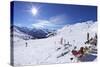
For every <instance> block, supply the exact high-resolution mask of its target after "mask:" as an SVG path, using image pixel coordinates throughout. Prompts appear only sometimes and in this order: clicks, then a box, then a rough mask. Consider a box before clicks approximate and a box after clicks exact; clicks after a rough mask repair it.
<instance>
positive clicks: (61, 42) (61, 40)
mask: <svg viewBox="0 0 100 67" xmlns="http://www.w3.org/2000/svg"><path fill="white" fill-rule="evenodd" d="M63 40H64V39H63V37H62V38H61V39H60V44H61V45H62V44H63Z"/></svg>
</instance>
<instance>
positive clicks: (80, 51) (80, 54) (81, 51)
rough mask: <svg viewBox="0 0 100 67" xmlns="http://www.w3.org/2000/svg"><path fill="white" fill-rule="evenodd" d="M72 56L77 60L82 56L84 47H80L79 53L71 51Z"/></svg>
mask: <svg viewBox="0 0 100 67" xmlns="http://www.w3.org/2000/svg"><path fill="white" fill-rule="evenodd" d="M72 54H73V55H74V56H76V57H78V58H80V57H82V56H84V47H81V48H80V50H79V51H77V50H72Z"/></svg>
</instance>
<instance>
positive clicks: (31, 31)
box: [13, 25, 53, 39]
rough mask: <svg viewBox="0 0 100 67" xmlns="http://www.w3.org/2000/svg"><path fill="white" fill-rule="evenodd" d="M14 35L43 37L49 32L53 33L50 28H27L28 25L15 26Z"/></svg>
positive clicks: (33, 37)
mask: <svg viewBox="0 0 100 67" xmlns="http://www.w3.org/2000/svg"><path fill="white" fill-rule="evenodd" d="M13 32H14V36H17V37H20V38H23V39H41V38H47V37H49V36H47V35H48V34H50V33H52V32H53V31H50V30H48V29H37V28H27V27H19V26H15V25H14V26H13Z"/></svg>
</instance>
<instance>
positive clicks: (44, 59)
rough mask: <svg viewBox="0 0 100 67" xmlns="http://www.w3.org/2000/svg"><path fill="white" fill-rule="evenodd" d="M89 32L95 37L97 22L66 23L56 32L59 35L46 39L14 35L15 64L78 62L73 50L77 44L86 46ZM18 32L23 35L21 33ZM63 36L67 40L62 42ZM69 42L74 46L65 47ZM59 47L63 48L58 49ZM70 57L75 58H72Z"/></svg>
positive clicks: (78, 46)
mask: <svg viewBox="0 0 100 67" xmlns="http://www.w3.org/2000/svg"><path fill="white" fill-rule="evenodd" d="M14 32H15V31H14ZM87 32H89V33H90V36H91V37H93V36H94V35H95V33H97V22H93V21H87V22H82V23H76V24H73V25H65V26H64V27H63V28H61V29H59V30H58V31H57V32H56V33H57V35H55V36H53V37H48V38H44V39H30V40H23V39H20V38H19V37H14V44H13V45H14V48H13V49H14V65H15V66H16V65H37V64H55V63H69V62H77V58H75V57H74V56H73V55H72V53H71V50H73V48H74V46H77V49H79V48H80V47H82V46H86V44H84V42H85V41H86V40H87ZM16 34H17V35H21V33H20V34H19V33H16ZM22 35H23V34H22ZM61 38H63V39H65V40H66V42H64V43H63V44H60V40H61ZM26 42H27V47H26ZM67 42H69V43H70V44H71V45H72V46H68V45H67V47H68V48H67V49H64V44H66V43H67ZM57 48H61V49H60V50H57ZM67 51H68V53H67V54H66V55H64V56H61V57H59V58H57V57H58V56H60V55H61V54H62V53H64V52H67ZM70 58H74V59H73V60H70Z"/></svg>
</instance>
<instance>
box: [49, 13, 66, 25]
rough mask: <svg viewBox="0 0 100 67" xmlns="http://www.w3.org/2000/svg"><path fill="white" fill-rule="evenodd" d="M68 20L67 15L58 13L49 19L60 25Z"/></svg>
mask: <svg viewBox="0 0 100 67" xmlns="http://www.w3.org/2000/svg"><path fill="white" fill-rule="evenodd" d="M66 20H67V17H66V16H65V15H57V16H53V17H51V18H50V19H49V21H50V22H51V23H54V24H60V25H62V24H65V22H66Z"/></svg>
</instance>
